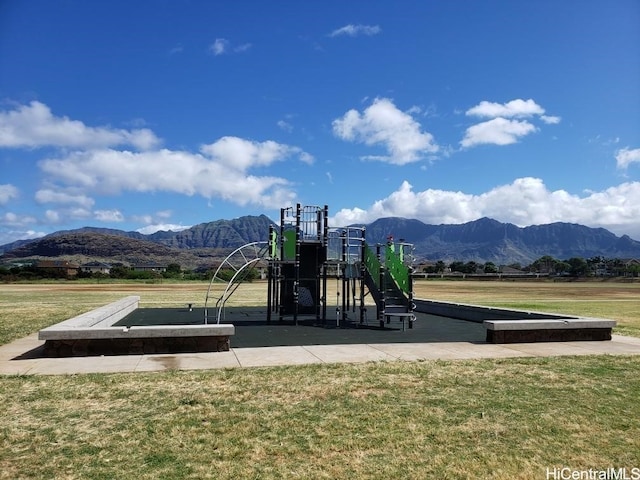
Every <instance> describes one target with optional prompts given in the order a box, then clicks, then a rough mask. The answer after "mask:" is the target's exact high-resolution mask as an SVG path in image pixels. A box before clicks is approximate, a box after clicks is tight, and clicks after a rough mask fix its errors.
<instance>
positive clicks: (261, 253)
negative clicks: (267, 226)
mask: <svg viewBox="0 0 640 480" xmlns="http://www.w3.org/2000/svg"><path fill="white" fill-rule="evenodd" d="M258 245H262V248H260V249H257V248H256V247H257V246H258ZM251 247H253V253H254V256H253V258H251V259H247V256H246V255H245V254H244V253H243V251H244V250H249V249H250V248H251ZM268 252H269V242H268V241H259V242H251V243H247V244H246V245H243V246H241V247H238V248H236V249H235V250H234V251H233V252H231V253H230V254H229V255H227V257H226V258H225V259H224V260H223V261H222V262H221V263H220V265H219V266H218V268H217V269H216V271H215V273H214V274H213V276H212V277H211V281H210V282H209V288H208V289H207V296H206V297H205V300H204V323H205V324H207V323H209V310H208V303H209V297H210V296H211V289H212V287H213V284H214V282H215V280H216V279H218V280H222V279H220V278H218V274H219V273H220V270H222V268H223V267H225V266H227V265H228V266H229V267H231V269H232V270H234V271H235V273H234V275H233V277H232V278H231V280H230V281H229V282H228V284H227V287H226V289H225V291H224V293H223V294H222V296H221V297H220V298H219V299H218V301H217V302H216V306H217V307H218V313H217V323H220V314H221V311H222V309H223V308H224V303H225V302H226V301H227V298H229V297H230V296H231V295H232V294H233V292H234V291H235V290H236V288H238V286H237V285H236V287H235V288H234V289H233V290H232V291H231V293H229V294H228V295H227V293H228V292H229V290H230V288H231V286H232V285H233V284H234V282H235V280H236V279H237V278H238V275H239V274H240V273H241V272H242V271H243V270H245V268H246V267H247V266H249V265H253V264H254V263H256V262H258V261H259V260H262V259H264V258H267V256H266V255H265V254H266V253H268ZM238 254H240V256H241V258H242V259H243V261H244V263H243V264H242V265H241V266H240V267H238V266H236V265H234V264H233V263H231V261H230V259H232V258H233V257H235V256H237V255H238Z"/></svg>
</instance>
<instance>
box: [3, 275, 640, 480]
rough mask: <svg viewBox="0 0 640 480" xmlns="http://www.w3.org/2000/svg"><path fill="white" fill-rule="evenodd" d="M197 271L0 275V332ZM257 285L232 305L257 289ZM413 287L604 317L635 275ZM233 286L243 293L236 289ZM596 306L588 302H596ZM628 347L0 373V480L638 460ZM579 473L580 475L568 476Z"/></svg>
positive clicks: (421, 470)
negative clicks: (23, 278) (59, 277)
mask: <svg viewBox="0 0 640 480" xmlns="http://www.w3.org/2000/svg"><path fill="white" fill-rule="evenodd" d="M206 288H207V285H205V284H199V283H198V284H195V283H194V284H173V285H172V284H160V285H141V284H128V285H90V284H85V285H75V284H48V285H47V284H33V285H2V286H0V342H1V343H7V342H9V341H11V340H12V339H15V338H19V337H22V336H24V335H26V334H28V333H32V332H35V331H37V330H38V329H39V328H41V327H42V326H45V325H49V324H52V323H56V322H58V321H60V320H62V319H64V318H68V317H69V316H72V315H75V314H77V313H81V312H83V311H86V310H89V309H91V308H93V307H95V306H99V305H103V304H105V303H108V302H110V301H112V300H114V299H116V298H120V297H122V296H125V295H131V294H139V295H141V297H142V302H141V306H144V307H154V306H157V307H160V306H175V305H184V304H186V303H190V302H194V301H195V302H202V301H203V300H204V295H205V293H206ZM264 289H265V287H264V284H260V283H255V284H250V285H243V286H242V295H241V296H239V297H238V298H237V299H236V300H235V301H237V302H240V301H246V302H251V303H254V302H259V301H264ZM415 290H416V293H417V296H418V297H422V298H434V299H443V300H453V301H459V302H467V303H481V304H484V305H505V306H511V307H517V308H535V309H539V310H545V311H562V312H563V313H572V314H583V315H594V316H602V317H606V318H614V319H616V320H618V321H619V322H620V323H621V325H622V328H623V329H626V330H625V332H626V333H630V334H632V333H635V334H638V333H637V332H639V331H640V328H639V326H640V319H639V317H638V311H639V310H640V308H639V307H640V304H639V302H640V300H639V298H640V295H639V293H640V284H617V283H593V284H591V283H589V284H586V283H584V284H583V283H580V284H578V283H567V284H553V283H548V284H547V283H543V284H537V283H536V284H523V283H521V282H512V283H508V282H502V283H499V284H498V283H494V284H488V283H486V284H485V283H476V282H474V283H472V282H448V281H436V282H432V281H425V282H418V283H417V284H416V288H415ZM238 293H240V290H239V291H238ZM596 312H598V313H596ZM639 371H640V357H624V356H621V357H617V356H593V357H556V358H548V359H540V358H536V359H528V358H524V359H523V358H516V359H508V360H505V359H502V360H480V361H447V362H444V361H424V362H390V363H368V364H361V365H348V364H347V365H308V366H302V367H278V368H257V369H233V370H212V371H198V372H181V371H166V372H160V373H137V374H93V375H68V376H52V377H48V376H4V377H0V404H1V405H2V406H3V415H2V419H1V420H0V478H2V479H5V478H6V479H18V478H39V479H52V478H55V479H58V478H68V479H80V478H83V479H84V478H91V479H101V478H104V479H113V478H118V479H134V478H135V479H156V478H167V479H182V478H193V479H197V478H222V479H225V478H234V479H239V478H241V479H244V478H332V479H333V478H403V479H404V478H420V479H422V478H495V479H503V478H522V479H545V478H550V477H548V476H547V469H549V470H553V468H557V469H561V468H563V467H567V468H569V469H571V471H576V472H579V471H587V470H589V469H592V470H603V469H606V468H627V471H628V473H629V474H631V472H632V470H631V469H632V468H640V402H639V401H638V398H640V374H639V373H638V372H639ZM579 478H588V477H584V476H583V477H579Z"/></svg>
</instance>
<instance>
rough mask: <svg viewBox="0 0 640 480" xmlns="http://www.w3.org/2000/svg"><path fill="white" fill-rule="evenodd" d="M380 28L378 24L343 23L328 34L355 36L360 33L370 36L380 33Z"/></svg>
mask: <svg viewBox="0 0 640 480" xmlns="http://www.w3.org/2000/svg"><path fill="white" fill-rule="evenodd" d="M381 31H382V29H381V28H380V27H379V26H378V25H352V24H349V25H345V26H344V27H340V28H338V29H336V30H334V31H333V32H331V33H330V34H329V36H330V37H340V36H343V35H346V36H349V37H357V36H360V35H366V36H372V35H377V34H378V33H380V32H381Z"/></svg>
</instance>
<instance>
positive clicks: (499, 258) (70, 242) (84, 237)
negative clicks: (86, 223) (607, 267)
mask: <svg viewBox="0 0 640 480" xmlns="http://www.w3.org/2000/svg"><path fill="white" fill-rule="evenodd" d="M272 224H273V222H272V221H271V220H270V219H269V218H268V217H267V216H265V215H260V216H246V217H241V218H237V219H234V220H217V221H214V222H209V223H202V224H199V225H195V226H193V227H191V228H189V229H186V230H183V231H181V232H156V233H154V234H151V235H143V234H141V233H138V232H124V231H121V230H112V229H99V228H92V227H86V228H82V229H79V230H71V231H64V232H56V233H54V234H51V235H48V236H46V237H43V238H41V239H38V240H33V241H21V242H14V244H9V245H5V246H3V247H0V250H3V251H5V252H6V253H5V254H4V255H3V257H2V259H5V260H8V259H16V258H29V257H75V258H76V259H83V258H85V259H87V260H102V261H111V262H126V263H142V262H150V261H154V262H162V263H171V262H176V263H180V264H181V265H182V266H183V267H185V268H198V267H200V268H202V267H203V266H206V265H211V263H212V262H214V263H215V262H216V261H219V260H220V259H221V258H224V254H225V252H228V251H229V250H231V249H233V248H237V247H240V246H242V245H245V244H247V243H250V242H255V241H264V240H266V239H267V237H268V232H269V226H270V225H272ZM366 227H367V230H366V235H367V241H368V242H369V243H372V244H373V243H385V242H386V241H387V237H388V236H389V235H392V236H393V237H394V239H395V240H401V239H402V240H405V241H406V242H409V243H413V244H414V245H415V254H416V257H417V258H418V259H420V260H444V261H453V260H457V261H465V262H466V261H470V260H473V261H476V262H483V263H484V262H487V261H491V262H494V263H496V264H511V263H520V264H522V265H528V264H530V263H532V262H533V261H535V260H537V259H538V258H540V257H542V256H545V255H550V256H552V257H554V258H557V259H559V260H566V259H569V258H571V257H581V258H585V259H586V258H592V257H595V256H603V257H606V258H640V242H638V241H636V240H633V239H631V238H629V237H628V236H626V235H625V236H622V237H618V236H616V235H614V234H613V233H611V232H609V231H608V230H605V229H603V228H589V227H585V226H583V225H576V224H570V223H553V224H549V225H536V226H530V227H525V228H521V227H517V226H516V225H513V224H510V223H501V222H498V221H496V220H492V219H490V218H481V219H479V220H475V221H473V222H468V223H464V224H461V225H428V224H425V223H423V222H420V221H418V220H409V219H404V218H395V217H393V218H382V219H379V220H376V221H375V222H373V223H371V224H369V225H367V226H366ZM25 242H26V243H25ZM16 244H17V245H18V246H17V247H12V246H13V245H16Z"/></svg>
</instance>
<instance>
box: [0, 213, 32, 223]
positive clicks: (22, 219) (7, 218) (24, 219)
mask: <svg viewBox="0 0 640 480" xmlns="http://www.w3.org/2000/svg"><path fill="white" fill-rule="evenodd" d="M33 223H36V219H35V218H33V217H31V216H29V215H18V214H15V213H13V212H6V213H5V214H4V215H3V216H2V224H3V225H8V226H11V227H24V226H26V225H31V224H33Z"/></svg>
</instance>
